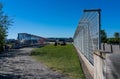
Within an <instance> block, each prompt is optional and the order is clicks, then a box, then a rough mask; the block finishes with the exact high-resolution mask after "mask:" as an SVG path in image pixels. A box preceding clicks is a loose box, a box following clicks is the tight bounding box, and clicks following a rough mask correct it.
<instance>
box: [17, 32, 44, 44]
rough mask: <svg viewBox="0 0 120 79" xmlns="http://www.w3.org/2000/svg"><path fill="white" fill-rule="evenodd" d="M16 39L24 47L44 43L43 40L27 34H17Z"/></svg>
mask: <svg viewBox="0 0 120 79" xmlns="http://www.w3.org/2000/svg"><path fill="white" fill-rule="evenodd" d="M17 39H18V41H19V42H20V44H24V45H32V44H44V42H45V38H43V37H40V36H36V35H32V34H28V33H18V38H17Z"/></svg>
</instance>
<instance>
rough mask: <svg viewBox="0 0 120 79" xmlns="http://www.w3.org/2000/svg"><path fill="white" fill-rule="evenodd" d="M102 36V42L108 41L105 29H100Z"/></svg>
mask: <svg viewBox="0 0 120 79" xmlns="http://www.w3.org/2000/svg"><path fill="white" fill-rule="evenodd" d="M100 36H101V42H102V43H106V42H107V35H106V32H105V31H104V30H101V31H100Z"/></svg>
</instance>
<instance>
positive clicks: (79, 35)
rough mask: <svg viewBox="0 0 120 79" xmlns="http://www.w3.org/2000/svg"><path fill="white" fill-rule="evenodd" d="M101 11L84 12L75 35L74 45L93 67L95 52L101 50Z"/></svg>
mask: <svg viewBox="0 0 120 79" xmlns="http://www.w3.org/2000/svg"><path fill="white" fill-rule="evenodd" d="M99 31H100V10H84V13H83V15H82V17H81V20H80V22H79V24H78V27H77V29H76V32H75V34H74V38H73V39H74V45H75V46H76V48H77V49H78V50H80V51H81V53H82V54H83V55H84V56H85V57H86V58H87V59H88V61H89V62H90V63H91V64H92V65H93V63H94V62H93V51H94V50H96V49H99V48H100V33H99Z"/></svg>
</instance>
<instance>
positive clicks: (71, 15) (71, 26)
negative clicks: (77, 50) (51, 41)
mask: <svg viewBox="0 0 120 79" xmlns="http://www.w3.org/2000/svg"><path fill="white" fill-rule="evenodd" d="M0 1H1V2H2V3H3V5H4V8H3V11H4V12H5V13H6V14H7V15H9V16H10V17H11V18H13V19H14V23H13V26H11V27H10V28H9V30H8V38H17V33H30V34H34V35H38V36H43V37H73V35H74V32H75V30H76V28H77V25H78V22H79V20H80V17H81V15H82V13H83V10H84V9H97V8H101V10H102V12H101V14H102V17H101V18H102V26H101V28H102V29H104V30H105V31H106V32H107V35H108V37H111V36H113V34H114V32H120V8H119V7H120V4H119V3H120V1H119V0H0Z"/></svg>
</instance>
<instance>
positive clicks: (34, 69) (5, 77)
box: [0, 48, 67, 79]
mask: <svg viewBox="0 0 120 79" xmlns="http://www.w3.org/2000/svg"><path fill="white" fill-rule="evenodd" d="M32 49H33V48H22V49H18V50H14V51H12V52H9V53H6V54H3V55H0V79H67V78H65V77H64V76H63V75H61V74H59V73H57V72H54V71H52V70H50V69H49V68H47V67H46V66H45V65H43V64H41V63H38V62H36V61H35V60H34V59H32V58H31V57H30V56H29V55H30V51H31V50H32Z"/></svg>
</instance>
